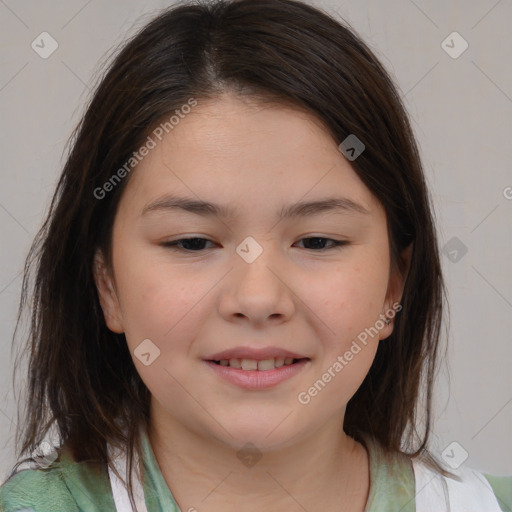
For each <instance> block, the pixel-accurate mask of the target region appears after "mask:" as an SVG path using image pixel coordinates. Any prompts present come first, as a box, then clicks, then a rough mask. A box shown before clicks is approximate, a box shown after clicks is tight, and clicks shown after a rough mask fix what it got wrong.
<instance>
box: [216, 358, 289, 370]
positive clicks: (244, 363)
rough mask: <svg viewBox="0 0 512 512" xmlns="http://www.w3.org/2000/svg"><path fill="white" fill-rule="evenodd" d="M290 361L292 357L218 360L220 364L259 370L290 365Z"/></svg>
mask: <svg viewBox="0 0 512 512" xmlns="http://www.w3.org/2000/svg"><path fill="white" fill-rule="evenodd" d="M292 363H293V358H292V357H286V358H284V357H276V358H275V359H263V360H262V361H256V359H222V360H221V361H219V364H220V365H221V366H230V367H231V368H241V369H242V370H260V371H266V370H273V369H274V368H281V366H286V365H290V364H292Z"/></svg>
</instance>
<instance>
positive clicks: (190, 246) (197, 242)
mask: <svg viewBox="0 0 512 512" xmlns="http://www.w3.org/2000/svg"><path fill="white" fill-rule="evenodd" d="M205 242H210V243H213V242H211V241H210V240H207V239H206V238H197V237H194V238H180V239H179V240H174V241H173V242H164V243H162V245H163V246H164V247H168V248H170V249H174V250H179V249H182V250H185V251H191V252H198V251H201V250H202V249H204V243H205Z"/></svg>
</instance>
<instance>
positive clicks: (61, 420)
mask: <svg viewBox="0 0 512 512" xmlns="http://www.w3.org/2000/svg"><path fill="white" fill-rule="evenodd" d="M224 92H232V93H236V94H240V95H245V96H249V97H253V98H257V99H260V100H261V101H265V99H268V100H269V101H275V102H278V103H288V104H291V105H294V106H295V107H296V108H300V109H304V110H306V111H308V112H309V113H311V114H313V115H314V116H316V118H318V119H319V120H321V121H322V122H323V123H324V125H325V126H326V127H327V128H328V130H329V132H330V133H331V134H332V136H333V138H334V139H335V140H336V142H337V144H339V143H340V142H341V141H343V140H344V139H345V138H346V137H347V136H348V135H349V134H356V136H357V137H358V138H359V139H360V140H361V141H363V143H364V145H365V147H366V149H365V151H364V152H363V153H362V154H361V155H360V156H359V157H358V158H357V159H356V160H354V161H352V162H351V164H352V167H353V169H354V171H355V172H356V173H357V174H358V176H359V177H360V178H361V180H362V181H363V182H364V183H365V185H366V186H367V187H368V189H369V190H370V191H371V192H372V193H373V194H374V195H375V196H376V198H377V199H378V200H379V201H380V202H381V203H382V205H383V206H384V208H385V211H386V215H387V219H388V229H389V235H390V250H391V257H392V264H393V265H395V268H398V269H399V270H400V271H403V270H404V262H403V261H402V259H401V252H402V251H403V250H404V249H405V248H407V247H408V246H410V245H411V244H412V246H413V250H412V255H411V262H410V268H409V271H408V275H407V279H406V283H405V288H404V292H403V297H402V307H403V309H402V311H401V313H400V314H399V315H397V316H396V317H395V328H394V330H393V333H392V335H391V336H390V338H388V339H387V340H386V341H385V342H383V343H380V344H379V348H378V351H377V354H376V357H375V360H374V362H373V365H372V367H371V369H370V371H369V373H368V375H367V376H366V378H365V380H364V382H363V384H362V385H361V386H360V388H359V389H358V390H357V392H356V393H355V395H354V396H353V397H352V399H351V400H350V401H349V403H348V405H347V409H346V415H345V421H344V429H345V431H346V432H347V433H348V434H354V435H356V434H357V432H365V433H368V434H369V435H371V436H373V437H374V438H375V439H377V440H378V441H379V442H380V443H381V444H382V446H383V447H384V448H385V449H387V450H390V451H404V452H405V450H408V451H409V452H408V453H410V454H411V455H413V456H417V455H418V454H421V453H425V452H426V447H427V442H428V437H429V432H430V427H431V399H432V388H433V380H434V376H435V372H436V361H437V359H438V346H439V342H440V329H441V325H442V312H443V303H444V299H445V290H444V284H443V279H442V274H441V268H440V261H439V251H438V245H437V240H436V234H435V226H434V221H433V214H432V211H431V206H430V199H429V195H428V191H427V188H426V184H425V178H424V175H423V170H422V165H421V161H420V157H419V153H418V149H417V146H416V142H415V140H414V136H413V133H412V129H411V127H410V124H409V122H408V118H407V114H406V111H405V108H404V106H403V104H402V102H401V100H400V97H399V94H398V92H397V88H396V86H395V85H394V83H393V81H392V79H391V78H390V76H389V75H388V73H387V72H386V70H385V69H384V68H383V66H382V65H381V64H380V63H379V61H378V59H377V58H376V57H375V56H374V54H373V53H372V51H371V50H370V49H369V48H368V47H367V46H366V45H365V44H364V43H363V42H362V41H361V39H360V38H359V37H358V36H357V35H356V33H355V31H354V30H353V29H349V28H348V27H347V26H344V25H342V24H340V23H339V22H338V21H336V20H334V19H333V18H332V17H330V16H329V15H327V14H326V13H324V12H322V11H320V10H318V9H316V8H313V7H311V6H308V5H306V4H304V3H301V2H299V1H294V0H239V1H227V0H220V1H213V2H195V3H186V4H180V5H178V6H173V7H172V8H169V9H166V10H164V11H163V12H162V13H160V14H159V15H158V16H157V17H156V18H155V19H153V20H152V21H151V22H150V23H149V24H147V25H146V26H145V27H143V28H142V29H141V30H140V31H139V32H138V33H137V34H136V35H135V36H134V37H132V38H131V39H130V40H129V41H128V42H127V43H126V44H125V46H124V47H123V48H122V49H121V51H120V52H119V53H118V54H117V56H116V57H115V59H114V60H113V62H112V64H111V65H110V66H109V69H108V71H107V72H106V73H105V75H104V77H103V78H102V79H101V81H100V83H99V85H98V86H97V88H96V90H95V92H94V95H93V97H92V99H91V101H90V103H89V105H88V108H87V110H86V112H85V115H84V116H83V119H82V120H81V122H80V124H79V126H78V127H77V128H76V130H75V132H74V135H73V138H72V147H71V150H70V151H69V155H68V158H67V161H66V164H65V166H64V169H63V172H62V175H61V177H60V180H59V182H58V186H57V189H56V192H55V195H54V197H53V200H52V202H51V206H50V210H49V213H48V216H47V219H46V221H45V222H44V224H43V226H42V228H41V230H40V231H39V233H38V235H37V236H36V239H35V241H34V244H33V246H32V248H31V250H30V253H29V255H28V257H27V261H26V265H25V275H24V279H23V290H22V298H21V302H20V310H19V314H18V323H17V326H16V331H15V336H16V332H17V330H18V326H19V323H20V315H21V311H22V310H23V309H24V306H26V304H27V297H28V288H29V275H30V272H31V270H32V268H33V267H34V265H35V266H36V276H35V282H34V284H33V290H34V294H33V297H32V302H31V305H32V315H31V325H30V332H29V336H28V339H27V344H26V347H25V350H26V351H28V353H29V355H30V357H29V380H28V401H27V403H26V410H25V411H24V417H23V419H22V420H21V421H19V422H18V425H22V426H23V427H22V429H21V431H19V432H18V434H17V437H16V443H17V445H18V443H19V440H18V436H21V437H22V447H21V450H20V452H19V453H20V455H21V454H23V453H26V452H27V450H32V449H34V448H35V446H37V445H38V444H39V443H40V442H41V441H42V440H43V438H44V436H45V435H46V434H47V432H48V431H49V429H50V428H51V427H52V425H56V427H57V430H58V434H59V437H60V440H61V441H62V442H65V443H66V445H67V446H69V447H70V448H71V450H72V451H73V454H74V457H75V459H76V460H77V461H79V462H83V461H94V462H98V463H102V464H104V463H111V461H110V460H109V458H108V456H107V453H106V443H107V442H110V443H112V444H114V445H115V446H117V447H125V449H126V450H127V452H128V462H129V470H128V471H129V472H130V473H129V474H131V468H132V458H133V454H134V453H135V451H136V450H137V451H138V450H140V439H139V431H138V427H139V426H140V425H141V424H144V425H147V422H148V421H149V404H150V393H149V390H148V389H147V387H146V386H145V384H144V383H143V381H142V380H141V378H140V377H139V375H138V373H137V371H136V368H135V366H134V364H133V361H132V359H131V356H130V353H129V350H128V348H127V343H126V339H125V336H124V334H116V333H114V332H112V331H110V330H109V329H108V328H107V326H106V324H105V320H104V317H103V312H102V309H101V307H100V304H99V300H98V295H97V290H96V286H95V282H94V279H93V270H92V269H93V256H94V253H95V251H96V249H98V248H100V249H101V250H103V252H104V254H106V256H107V261H108V264H109V267H110V266H111V258H110V256H111V246H110V245H111V230H112V226H113V221H114V216H115V213H116V208H117V205H118V203H119V199H120V197H121V194H122V193H123V189H124V187H125V186H126V184H127V182H128V180H129V178H130V175H128V176H127V177H126V178H125V179H124V180H122V181H121V182H120V183H119V184H118V185H117V186H116V187H115V188H114V189H113V190H112V191H111V192H109V193H108V194H106V195H105V197H103V198H101V199H98V198H97V197H96V195H95V190H97V189H98V188H99V187H102V186H103V185H104V184H105V183H106V182H107V181H108V180H109V178H111V176H112V175H113V173H114V172H115V170H116V169H119V168H120V167H122V166H123V164H125V162H126V161H127V160H129V159H130V157H131V156H132V155H133V152H134V151H136V150H137V149H138V148H139V147H140V145H141V144H142V143H143V141H144V140H145V138H146V137H147V135H148V133H151V130H152V129H153V128H154V127H155V126H156V125H157V123H158V122H159V121H160V120H161V119H162V117H163V116H165V115H169V114H170V113H172V112H174V111H175V110H176V109H178V108H180V106H182V105H184V104H186V103H187V102H188V101H189V99H190V98H197V99H198V100H199V101H200V100H201V99H212V98H216V97H217V96H218V95H219V94H222V93H224ZM420 390H423V392H424V394H423V395H422V394H421V393H420ZM422 397H423V398H424V404H423V405H422V407H421V409H420V406H419V404H420V398H422ZM418 412H421V414H422V415H423V416H424V431H423V432H422V433H420V432H418V431H417V428H416V421H417V418H418ZM18 414H19V412H18ZM415 442H417V445H416V446H415V447H414V443H415ZM426 454H427V456H428V452H426ZM25 460H26V459H25ZM431 463H432V464H433V465H435V466H436V468H437V469H438V470H439V471H442V472H444V470H443V468H442V467H441V465H439V464H438V463H437V462H436V461H435V460H434V459H431ZM19 464H20V463H19ZM130 491H131V485H130ZM130 495H131V492H130Z"/></svg>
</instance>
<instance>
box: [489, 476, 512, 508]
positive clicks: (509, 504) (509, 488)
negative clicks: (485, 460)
mask: <svg viewBox="0 0 512 512" xmlns="http://www.w3.org/2000/svg"><path fill="white" fill-rule="evenodd" d="M483 475H484V477H485V478H486V479H487V481H488V482H489V483H490V485H491V487H492V490H493V492H494V494H495V495H496V498H497V499H498V503H499V504H500V507H501V509H502V510H503V512H509V511H510V510H512V475H508V476H497V475H488V474H485V473H484V474H483Z"/></svg>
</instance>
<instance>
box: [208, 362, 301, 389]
mask: <svg viewBox="0 0 512 512" xmlns="http://www.w3.org/2000/svg"><path fill="white" fill-rule="evenodd" d="M215 357H217V356H215ZM277 357H283V356H277ZM290 357H292V356H290ZM226 359H227V358H226ZM204 362H205V364H206V365H207V366H209V367H210V368H211V369H212V370H213V372H215V374H216V375H217V376H218V377H220V378H222V379H223V380H225V381H227V382H229V383H231V384H234V385H236V386H238V387H241V388H243V389H249V390H260V389H266V388H270V387H273V386H277V385H278V384H280V383H281V382H284V381H285V380H288V379H291V378H292V377H294V376H295V375H297V374H299V373H300V372H301V371H302V370H303V369H304V367H305V366H306V365H308V364H310V363H311V360H310V359H307V358H306V359H301V360H300V361H297V362H296V363H294V364H290V365H285V366H281V367H279V368H275V369H274V370H265V371H261V370H242V369H239V368H231V367H230V366H221V365H219V364H216V363H214V362H213V361H204Z"/></svg>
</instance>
